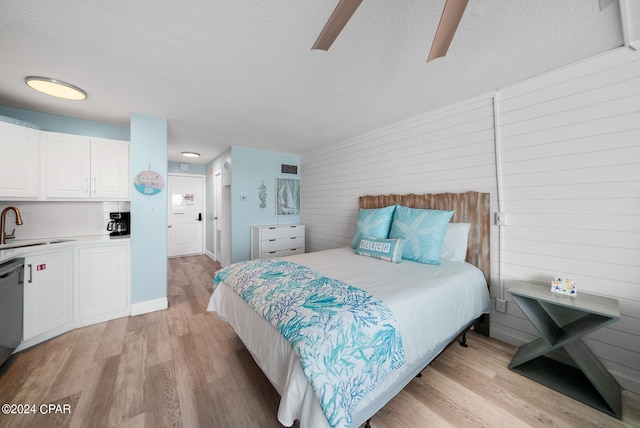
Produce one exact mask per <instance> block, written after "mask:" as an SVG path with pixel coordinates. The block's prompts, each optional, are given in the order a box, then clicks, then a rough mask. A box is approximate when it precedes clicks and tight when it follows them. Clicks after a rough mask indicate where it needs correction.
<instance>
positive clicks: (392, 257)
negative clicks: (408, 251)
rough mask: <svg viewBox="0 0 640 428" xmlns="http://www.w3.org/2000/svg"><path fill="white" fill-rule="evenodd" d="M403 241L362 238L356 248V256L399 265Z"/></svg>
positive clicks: (397, 239)
mask: <svg viewBox="0 0 640 428" xmlns="http://www.w3.org/2000/svg"><path fill="white" fill-rule="evenodd" d="M404 242H405V240H404V239H402V238H396V239H383V238H372V237H370V236H365V237H363V238H362V239H361V240H360V242H359V243H358V246H357V247H356V254H359V255H361V256H369V257H373V258H375V259H381V260H386V261H388V262H393V263H400V259H402V250H403V248H404Z"/></svg>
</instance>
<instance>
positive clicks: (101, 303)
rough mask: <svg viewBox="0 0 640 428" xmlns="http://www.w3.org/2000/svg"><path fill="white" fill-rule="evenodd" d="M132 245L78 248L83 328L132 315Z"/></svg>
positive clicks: (80, 317) (79, 311)
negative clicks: (130, 247) (130, 263)
mask: <svg viewBox="0 0 640 428" xmlns="http://www.w3.org/2000/svg"><path fill="white" fill-rule="evenodd" d="M129 289H130V286H129V244H128V243H122V244H110V245H97V246H88V247H84V246H83V247H80V248H78V282H77V290H78V316H79V324H80V325H89V324H95V323H98V322H102V321H107V320H110V319H114V318H119V317H124V316H128V315H129V314H130V298H129V295H130V291H129Z"/></svg>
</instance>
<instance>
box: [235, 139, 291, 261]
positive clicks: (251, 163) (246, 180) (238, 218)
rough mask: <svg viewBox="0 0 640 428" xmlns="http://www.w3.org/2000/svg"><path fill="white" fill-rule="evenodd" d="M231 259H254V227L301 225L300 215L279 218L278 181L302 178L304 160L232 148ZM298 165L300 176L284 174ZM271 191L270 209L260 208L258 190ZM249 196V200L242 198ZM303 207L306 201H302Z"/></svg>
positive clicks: (268, 201) (243, 148) (286, 154)
mask: <svg viewBox="0 0 640 428" xmlns="http://www.w3.org/2000/svg"><path fill="white" fill-rule="evenodd" d="M231 159H232V165H231V239H232V244H231V259H232V262H234V263H235V262H238V261H242V260H249V259H250V258H251V232H250V230H251V226H255V225H260V224H289V223H299V222H300V216H299V215H287V216H277V215H276V178H278V177H280V178H298V179H299V178H300V157H299V156H298V155H294V154H289V153H279V152H269V151H266V150H256V149H248V148H245V147H236V146H233V147H231ZM281 164H288V165H297V166H298V174H295V175H294V174H282V173H281V172H280V165H281ZM262 182H264V185H265V186H266V188H267V206H266V207H265V208H260V199H258V187H259V186H260V184H261V183H262ZM243 194H246V200H242V199H241V196H242V195H243ZM301 205H302V202H301Z"/></svg>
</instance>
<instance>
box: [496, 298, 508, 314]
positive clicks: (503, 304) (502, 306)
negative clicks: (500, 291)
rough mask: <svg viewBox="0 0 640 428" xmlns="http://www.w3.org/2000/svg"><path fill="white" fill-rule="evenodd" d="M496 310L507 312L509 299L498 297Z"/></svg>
mask: <svg viewBox="0 0 640 428" xmlns="http://www.w3.org/2000/svg"><path fill="white" fill-rule="evenodd" d="M496 311H498V312H502V313H503V314H506V313H507V301H506V300H504V299H496Z"/></svg>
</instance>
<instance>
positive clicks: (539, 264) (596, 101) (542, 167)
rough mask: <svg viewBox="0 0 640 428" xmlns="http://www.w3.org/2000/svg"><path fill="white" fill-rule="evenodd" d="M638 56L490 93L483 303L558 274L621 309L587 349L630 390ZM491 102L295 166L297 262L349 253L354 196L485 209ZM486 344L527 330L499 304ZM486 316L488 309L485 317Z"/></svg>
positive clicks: (639, 152)
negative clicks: (503, 219) (432, 198)
mask: <svg viewBox="0 0 640 428" xmlns="http://www.w3.org/2000/svg"><path fill="white" fill-rule="evenodd" d="M639 56H640V53H639V52H634V51H632V50H630V49H626V48H622V49H620V50H616V51H614V52H611V53H608V54H606V55H602V56H599V57H596V58H593V59H591V60H589V61H585V62H582V63H579V64H574V65H572V66H570V67H565V68H563V69H560V70H557V71H554V72H551V73H548V74H545V75H543V76H541V77H539V78H536V79H531V80H527V81H525V82H521V83H519V84H516V85H512V86H510V87H509V88H504V89H500V90H499V91H498V93H497V105H496V106H497V109H498V112H499V113H498V117H497V120H498V123H499V124H500V125H499V128H498V131H499V132H498V135H499V136H500V138H499V143H500V147H501V150H500V153H499V155H500V159H501V163H500V165H501V168H502V175H501V182H502V187H503V189H504V208H503V209H504V210H505V211H506V213H507V226H505V227H500V228H498V227H497V226H492V228H491V260H492V261H491V295H492V300H495V297H496V296H497V295H498V294H499V284H500V280H499V278H500V277H499V273H500V272H499V269H500V263H499V256H500V251H499V244H500V235H499V234H500V233H504V235H503V238H504V247H503V264H504V271H503V275H505V286H506V287H507V288H508V287H509V286H510V284H511V281H513V280H515V279H524V280H532V281H539V282H543V283H550V281H551V278H552V277H553V276H554V275H557V274H564V275H571V276H572V277H573V278H575V279H576V280H577V282H578V290H579V292H580V290H582V291H583V292H591V293H595V294H601V295H605V296H609V297H613V298H616V299H619V300H620V304H621V315H622V318H621V320H620V321H618V322H616V323H615V324H612V325H611V326H610V327H607V328H605V329H603V330H600V331H597V332H595V333H592V334H590V335H589V336H588V339H587V344H588V346H589V347H590V348H591V349H592V350H593V351H594V352H595V353H596V355H598V357H600V359H601V361H602V362H603V364H604V365H605V366H606V367H607V368H608V369H609V370H610V371H611V372H612V373H613V374H614V376H615V377H616V378H617V379H618V381H619V382H620V383H621V385H622V386H623V387H625V388H627V389H630V390H632V391H635V392H640V381H639V379H640V283H639V278H640V215H639V213H640V187H639V185H640V165H639V164H640V134H639V129H640V94H639V92H640V84H639V74H640V62H639V61H640V60H639ZM493 125H494V115H493V94H488V95H486V96H481V97H477V98H473V99H470V100H466V101H463V102H460V103H456V104H454V105H451V106H448V107H445V108H441V109H438V110H435V111H432V112H429V113H426V114H424V115H421V116H418V117H415V118H411V119H407V120H404V121H402V122H398V123H396V124H393V125H390V126H387V127H385V128H382V129H378V130H375V131H372V132H369V133H366V134H364V135H361V136H358V137H356V138H352V139H350V140H347V141H343V142H339V143H337V144H334V145H331V146H327V147H323V148H320V149H317V150H314V151H311V152H309V153H306V154H304V155H302V156H301V165H302V169H303V170H304V176H303V180H302V185H301V191H302V199H303V201H304V204H303V210H302V216H301V222H302V223H303V224H305V225H306V226H307V232H306V237H307V251H317V250H323V249H329V248H335V247H339V246H345V245H349V243H350V241H351V237H352V235H353V231H354V229H355V223H356V219H357V213H358V197H359V196H360V195H365V194H385V193H410V192H415V193H435V192H450V191H451V192H462V191H467V190H477V191H483V192H490V193H491V210H492V211H493V212H495V211H497V208H498V204H497V202H498V196H497V175H496V163H495V159H496V152H495V144H496V139H495V134H494V133H495V129H494V126H493ZM505 297H507V298H508V299H509V301H508V304H507V313H506V314H502V313H499V312H496V311H495V310H493V311H492V314H491V334H492V336H494V337H497V338H499V339H500V340H503V341H505V342H508V343H511V344H513V345H517V346H519V345H521V344H523V343H524V342H527V341H529V340H530V339H531V338H532V337H533V336H534V334H535V332H534V329H533V327H532V326H531V324H530V323H529V321H528V320H526V317H524V315H523V314H522V313H521V312H520V311H519V309H518V308H517V306H516V304H515V303H513V300H511V299H510V297H509V294H508V293H506V295H505ZM494 307H495V306H494Z"/></svg>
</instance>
